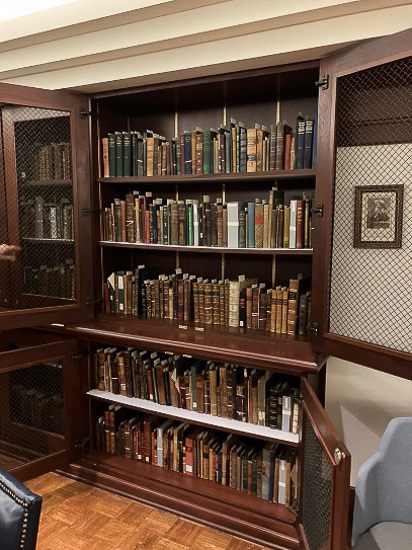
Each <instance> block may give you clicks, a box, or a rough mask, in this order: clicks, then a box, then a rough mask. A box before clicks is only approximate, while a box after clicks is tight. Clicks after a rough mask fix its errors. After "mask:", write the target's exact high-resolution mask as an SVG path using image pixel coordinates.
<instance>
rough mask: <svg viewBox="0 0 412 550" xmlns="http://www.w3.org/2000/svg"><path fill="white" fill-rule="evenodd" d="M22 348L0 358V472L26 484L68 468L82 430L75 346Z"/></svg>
mask: <svg viewBox="0 0 412 550" xmlns="http://www.w3.org/2000/svg"><path fill="white" fill-rule="evenodd" d="M20 345H21V344H20V341H19V339H18V338H16V339H15V340H10V341H9V342H8V345H7V347H8V349H9V350H10V351H3V352H2V353H0V470H8V471H10V472H11V473H13V475H15V476H16V477H17V478H19V479H20V480H22V481H24V480H26V479H30V478H31V477H35V476H38V475H42V474H43V473H45V472H48V471H50V470H54V469H56V468H61V467H63V466H65V465H67V464H68V463H69V460H70V459H73V457H74V454H75V444H76V442H79V441H80V438H81V437H82V436H81V433H80V431H81V429H82V427H81V416H80V415H81V411H80V404H81V398H80V393H79V392H80V389H79V387H80V386H79V384H80V382H79V380H80V376H79V363H78V361H77V360H74V359H73V358H72V356H73V354H76V353H77V349H78V343H77V341H75V340H66V341H64V342H53V343H49V344H43V345H39V346H29V347H22V348H19V347H18V346H20ZM13 348H15V349H13Z"/></svg>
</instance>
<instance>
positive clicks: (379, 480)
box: [352, 417, 412, 550]
mask: <svg viewBox="0 0 412 550" xmlns="http://www.w3.org/2000/svg"><path fill="white" fill-rule="evenodd" d="M352 545H353V547H354V548H355V550H411V549H412V417H411V418H395V419H393V420H391V421H390V422H389V424H388V427H387V428H386V430H385V433H384V434H383V437H382V440H381V442H380V445H379V449H378V451H377V452H376V453H375V454H374V455H372V456H371V457H370V458H369V459H368V460H367V461H366V462H365V463H364V464H362V466H361V468H360V469H359V473H358V476H357V479H356V497H355V509H354V514H353V530H352Z"/></svg>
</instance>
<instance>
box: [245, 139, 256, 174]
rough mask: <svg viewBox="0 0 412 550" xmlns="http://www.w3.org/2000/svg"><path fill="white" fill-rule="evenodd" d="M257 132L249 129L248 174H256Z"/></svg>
mask: <svg viewBox="0 0 412 550" xmlns="http://www.w3.org/2000/svg"><path fill="white" fill-rule="evenodd" d="M256 149H257V130H256V128H248V130H247V163H246V168H247V172H256V160H257V158H256V155H257V150H256Z"/></svg>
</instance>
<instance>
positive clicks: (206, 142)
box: [203, 130, 210, 174]
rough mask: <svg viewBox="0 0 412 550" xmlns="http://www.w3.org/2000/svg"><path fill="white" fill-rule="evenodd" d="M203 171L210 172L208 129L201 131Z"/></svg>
mask: <svg viewBox="0 0 412 550" xmlns="http://www.w3.org/2000/svg"><path fill="white" fill-rule="evenodd" d="M203 173H204V174H210V130H209V131H206V132H203Z"/></svg>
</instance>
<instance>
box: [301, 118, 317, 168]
mask: <svg viewBox="0 0 412 550" xmlns="http://www.w3.org/2000/svg"><path fill="white" fill-rule="evenodd" d="M313 123H314V120H313V118H309V117H308V116H307V117H306V121H305V145H304V153H303V168H312V147H313Z"/></svg>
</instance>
